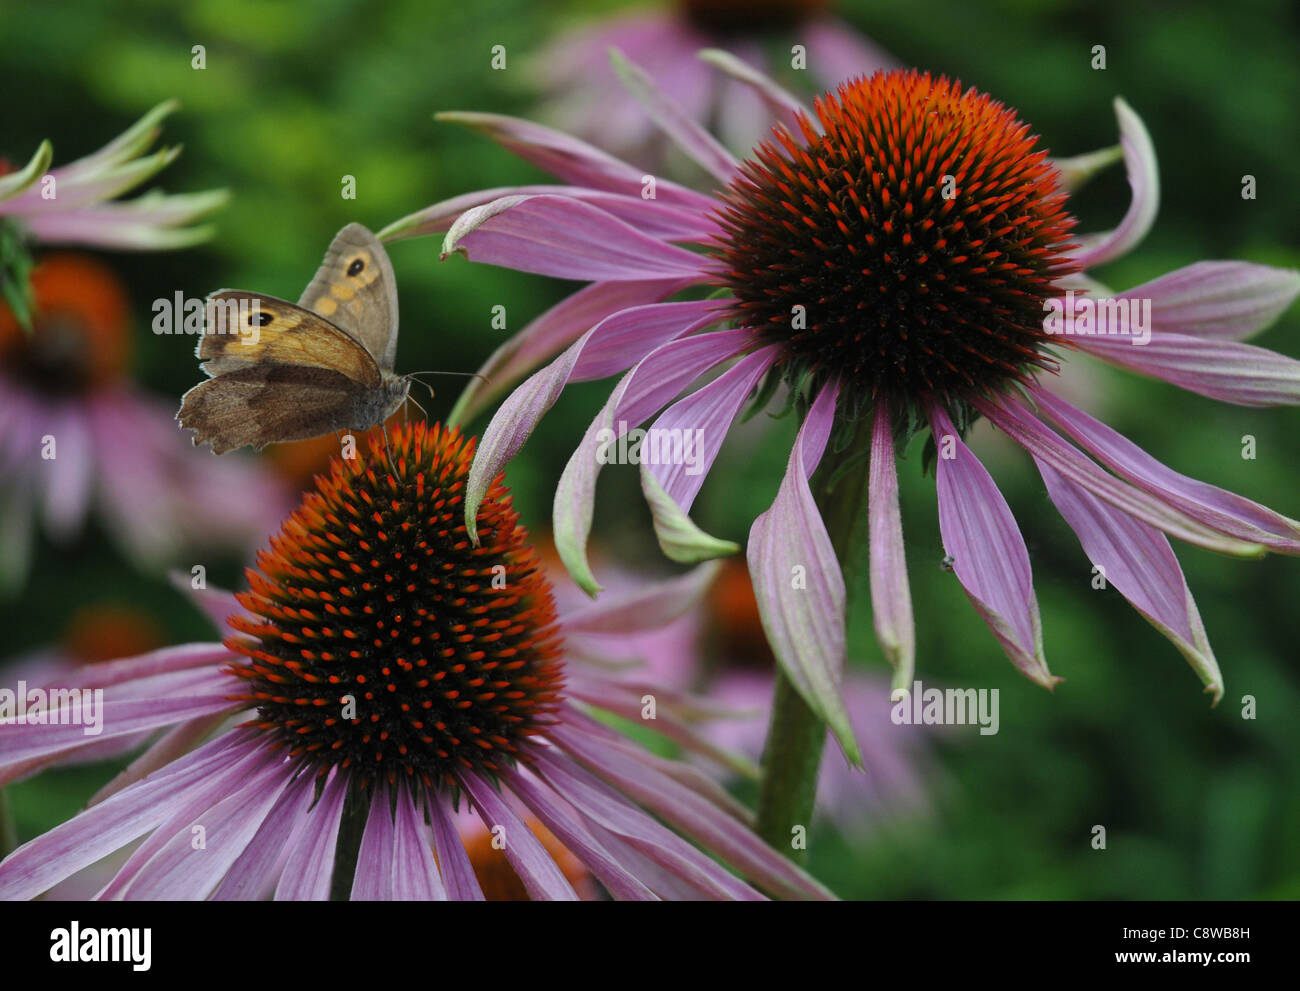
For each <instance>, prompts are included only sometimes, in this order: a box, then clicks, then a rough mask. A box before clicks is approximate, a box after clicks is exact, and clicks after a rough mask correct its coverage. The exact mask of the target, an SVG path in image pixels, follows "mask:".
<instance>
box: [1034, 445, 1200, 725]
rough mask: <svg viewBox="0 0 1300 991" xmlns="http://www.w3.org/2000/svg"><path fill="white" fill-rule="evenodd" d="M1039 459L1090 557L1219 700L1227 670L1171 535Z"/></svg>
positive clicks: (1063, 512)
mask: <svg viewBox="0 0 1300 991" xmlns="http://www.w3.org/2000/svg"><path fill="white" fill-rule="evenodd" d="M1036 463H1037V464H1038V470H1039V472H1040V473H1041V474H1042V476H1043V481H1044V483H1046V485H1047V494H1048V495H1049V496H1051V499H1052V502H1053V503H1054V504H1055V506H1056V508H1057V509H1058V510H1060V512H1061V515H1062V516H1063V517H1064V518H1065V521H1066V522H1067V523H1069V524H1070V529H1072V530H1073V531H1074V532H1075V534H1076V535H1077V536H1078V538H1079V543H1080V544H1082V545H1083V551H1084V553H1085V554H1087V555H1088V560H1090V561H1091V562H1092V563H1093V564H1094V565H1096V566H1097V567H1100V568H1102V569H1103V571H1104V572H1105V578H1106V581H1108V582H1109V583H1110V584H1112V585H1114V586H1115V587H1116V588H1117V589H1119V591H1120V593H1121V594H1122V595H1123V596H1124V597H1125V598H1126V599H1128V600H1129V602H1130V603H1132V605H1133V608H1134V609H1136V610H1137V611H1138V612H1140V613H1141V614H1142V615H1143V616H1145V617H1146V618H1147V620H1148V621H1149V622H1150V623H1151V625H1152V626H1154V627H1155V628H1156V629H1157V630H1159V631H1160V632H1161V633H1163V634H1164V635H1165V636H1166V637H1168V638H1169V640H1170V641H1171V642H1172V643H1173V645H1174V646H1175V647H1177V648H1178V650H1179V651H1180V652H1181V653H1182V655H1183V656H1184V657H1186V658H1187V662H1188V663H1189V664H1190V665H1191V666H1192V670H1193V671H1195V672H1196V674H1197V676H1198V677H1199V678H1200V679H1201V682H1202V683H1203V684H1204V685H1205V690H1206V691H1207V692H1210V693H1212V694H1213V695H1214V701H1215V703H1216V704H1217V703H1218V701H1219V699H1220V698H1221V697H1222V696H1223V675H1222V674H1220V672H1219V665H1218V662H1217V661H1215V659H1214V652H1213V651H1212V650H1211V649H1210V642H1209V640H1208V639H1207V637H1206V635H1205V627H1204V626H1203V625H1202V624H1201V614H1200V612H1199V611H1198V610H1197V608H1196V602H1195V600H1194V599H1193V598H1192V593H1191V590H1190V589H1189V588H1188V587H1187V581H1186V579H1185V578H1183V569H1182V568H1181V567H1179V564H1178V558H1176V557H1175V556H1174V552H1173V548H1171V547H1170V546H1169V540H1168V538H1166V537H1165V535H1164V534H1162V533H1161V532H1160V531H1159V530H1157V529H1155V528H1154V527H1150V526H1147V525H1146V524H1145V523H1142V522H1141V521H1139V520H1135V519H1134V518H1133V517H1131V516H1129V515H1127V514H1126V513H1117V512H1115V510H1114V509H1112V508H1111V507H1110V506H1108V505H1107V504H1106V503H1104V502H1102V501H1101V500H1100V499H1098V498H1097V497H1096V496H1094V495H1092V494H1091V493H1090V492H1088V491H1087V490H1086V489H1084V488H1083V487H1082V486H1079V485H1075V484H1074V483H1073V482H1070V481H1068V480H1067V479H1066V478H1065V477H1064V476H1063V475H1060V474H1058V473H1057V472H1056V471H1054V470H1053V469H1052V468H1051V467H1049V466H1048V465H1047V464H1045V463H1043V462H1041V461H1037V462H1036Z"/></svg>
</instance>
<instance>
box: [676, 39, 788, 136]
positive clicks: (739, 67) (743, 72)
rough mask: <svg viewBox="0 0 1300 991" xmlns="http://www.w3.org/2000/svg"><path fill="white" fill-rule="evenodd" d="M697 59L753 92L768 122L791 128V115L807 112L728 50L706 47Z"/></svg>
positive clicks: (777, 84) (778, 87) (780, 87)
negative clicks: (766, 114)
mask: <svg viewBox="0 0 1300 991" xmlns="http://www.w3.org/2000/svg"><path fill="white" fill-rule="evenodd" d="M700 58H701V59H703V60H704V61H705V62H707V63H709V65H712V66H714V67H715V68H717V69H720V70H721V71H722V72H724V73H726V74H727V75H728V76H730V77H731V78H732V79H734V80H736V81H737V82H739V83H741V84H743V85H745V86H748V87H749V88H750V89H752V90H753V91H754V92H755V93H757V94H758V95H759V96H760V97H761V98H762V100H763V103H764V104H765V105H766V107H767V108H768V110H769V111H770V112H771V115H772V123H781V124H784V125H785V126H786V127H788V128H793V127H794V126H795V116H796V115H797V114H799V113H800V112H803V113H807V108H806V107H805V106H804V105H803V101H801V100H800V99H799V98H798V97H797V96H795V95H794V94H793V93H791V92H790V91H789V90H787V89H786V88H785V87H783V86H781V85H780V84H779V83H778V82H776V80H774V79H772V77H771V76H769V75H767V74H766V73H764V72H760V71H759V70H758V69H756V68H754V66H753V65H751V64H749V63H748V62H746V61H743V60H741V59H739V58H737V57H736V56H735V55H732V54H731V53H730V52H728V51H724V50H723V49H721V48H706V49H705V50H704V51H702V52H700Z"/></svg>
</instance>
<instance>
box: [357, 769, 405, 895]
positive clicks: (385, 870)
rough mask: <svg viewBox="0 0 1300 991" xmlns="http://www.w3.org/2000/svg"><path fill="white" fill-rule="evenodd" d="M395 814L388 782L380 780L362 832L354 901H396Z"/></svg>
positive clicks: (372, 796)
mask: <svg viewBox="0 0 1300 991" xmlns="http://www.w3.org/2000/svg"><path fill="white" fill-rule="evenodd" d="M395 846H396V841H395V839H394V836H393V814H392V813H391V812H390V811H389V799H388V785H387V784H386V783H385V782H384V781H383V780H382V779H381V780H380V781H379V782H378V783H377V784H376V785H375V788H374V793H373V794H372V795H371V796H370V812H369V814H368V815H367V816H366V828H365V831H364V832H363V833H362V834H361V849H360V851H358V853H357V867H356V874H355V875H354V876H353V878H352V894H351V896H350V897H351V900H352V901H354V902H366V901H369V902H377V901H379V902H387V901H392V900H393V850H394V848H395Z"/></svg>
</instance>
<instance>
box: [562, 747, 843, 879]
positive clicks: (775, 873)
mask: <svg viewBox="0 0 1300 991" xmlns="http://www.w3.org/2000/svg"><path fill="white" fill-rule="evenodd" d="M552 735H553V738H554V739H555V740H556V742H558V743H559V744H560V745H561V746H562V747H563V748H564V749H565V750H566V751H567V752H568V753H569V754H571V755H572V756H573V757H574V759H575V760H577V761H578V762H579V763H580V764H582V765H584V766H585V767H587V768H588V769H590V770H592V771H594V772H595V773H596V774H597V775H599V776H600V777H602V778H604V779H605V780H606V781H608V782H610V783H611V784H614V785H615V786H616V787H617V788H618V789H619V790H620V791H622V792H623V793H624V794H625V795H628V796H629V797H631V798H633V799H635V800H636V801H637V802H639V803H641V804H642V805H644V806H645V807H646V808H647V809H649V810H650V811H651V812H654V813H655V814H657V815H658V816H659V817H660V818H661V819H663V820H664V821H665V822H667V823H669V824H671V825H673V826H675V827H676V828H678V829H680V830H681V831H682V832H683V833H684V834H686V835H687V836H690V837H692V838H693V839H694V840H695V841H696V842H697V843H699V844H700V845H702V846H704V847H707V848H708V849H710V850H712V851H713V852H714V853H716V854H717V855H718V856H719V857H721V858H722V859H723V860H725V861H726V862H727V863H729V864H731V865H733V866H734V867H736V868H738V869H740V870H742V871H744V872H745V875H746V876H747V877H750V878H752V879H754V880H755V881H757V882H758V883H759V884H761V885H763V886H764V887H765V888H767V889H769V890H770V891H771V892H772V893H773V894H777V895H781V896H782V897H791V898H825V897H827V893H826V891H825V890H824V889H822V888H821V887H820V886H819V885H817V884H816V882H814V881H812V879H811V878H809V877H807V875H805V874H803V872H802V871H799V870H798V869H797V868H795V867H794V865H793V864H791V863H790V861H788V860H786V859H785V858H784V857H782V856H781V855H780V854H778V853H776V852H775V851H774V850H772V848H771V847H769V846H768V845H767V844H766V843H764V842H763V841H762V840H761V839H759V838H758V837H757V836H756V835H755V834H754V833H752V832H751V831H750V830H749V829H747V828H744V826H743V825H742V824H741V823H739V822H738V821H737V820H736V819H735V818H733V817H732V816H731V815H730V814H728V813H727V812H724V811H723V810H721V809H719V808H718V807H717V806H716V805H714V804H713V803H712V802H710V801H708V800H706V799H705V798H703V797H702V796H701V795H699V794H698V793H696V792H695V791H693V790H692V789H690V788H688V787H686V786H684V785H682V784H680V783H679V782H677V781H675V780H673V779H672V778H670V777H668V776H667V775H665V774H662V773H660V772H659V771H657V770H656V769H655V768H654V767H652V766H651V765H649V764H647V763H646V762H644V761H641V760H638V759H636V758H634V757H632V756H630V755H629V754H627V753H625V752H624V751H622V750H620V749H619V748H617V747H610V746H606V745H604V743H603V741H601V740H600V739H598V738H597V737H593V736H591V735H589V734H586V733H583V732H582V731H581V730H579V729H577V728H576V724H575V725H567V726H564V727H559V728H556V729H555V730H554V731H553V734H552Z"/></svg>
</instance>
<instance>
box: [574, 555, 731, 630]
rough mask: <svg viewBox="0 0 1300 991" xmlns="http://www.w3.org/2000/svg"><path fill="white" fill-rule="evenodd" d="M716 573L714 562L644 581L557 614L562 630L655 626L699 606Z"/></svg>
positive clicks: (669, 621) (657, 626) (622, 628)
mask: <svg viewBox="0 0 1300 991" xmlns="http://www.w3.org/2000/svg"><path fill="white" fill-rule="evenodd" d="M717 575H718V565H717V564H716V563H714V562H709V563H706V564H701V565H700V566H699V567H696V568H692V569H691V570H690V571H688V572H686V573H685V574H682V575H677V576H676V577H674V578H668V579H664V580H663V581H647V582H643V583H638V584H637V585H636V586H635V587H633V588H631V589H630V590H628V591H625V592H621V593H611V594H609V595H606V596H604V597H603V598H601V599H600V600H599V601H598V602H593V603H591V604H589V605H587V606H584V607H582V608H579V609H573V610H570V611H568V612H567V613H565V614H564V615H562V616H561V617H560V625H561V628H562V629H563V630H564V632H565V634H566V635H568V634H573V633H609V634H629V633H637V632H641V631H644V630H654V629H659V628H660V627H663V626H666V625H667V624H669V623H671V622H673V621H674V620H677V619H680V618H681V617H682V616H684V615H686V613H688V612H689V611H690V610H692V609H694V608H696V607H697V606H699V604H700V603H701V602H702V601H703V599H704V596H705V595H706V594H707V593H708V590H709V586H710V585H712V584H713V580H714V579H715V578H716V577H717Z"/></svg>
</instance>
